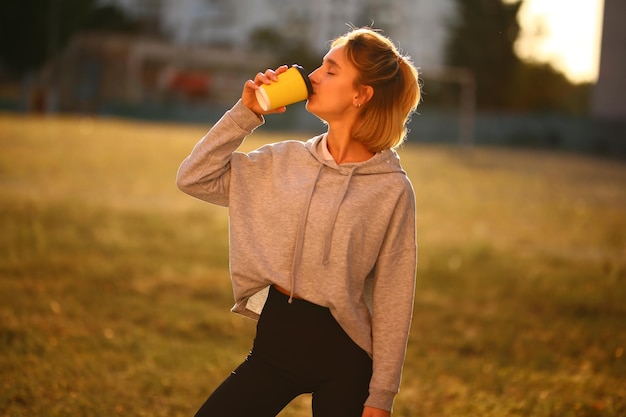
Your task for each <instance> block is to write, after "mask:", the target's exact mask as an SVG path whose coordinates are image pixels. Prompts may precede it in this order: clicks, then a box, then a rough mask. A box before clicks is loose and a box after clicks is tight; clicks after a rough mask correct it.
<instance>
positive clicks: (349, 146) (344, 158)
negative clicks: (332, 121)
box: [326, 126, 374, 165]
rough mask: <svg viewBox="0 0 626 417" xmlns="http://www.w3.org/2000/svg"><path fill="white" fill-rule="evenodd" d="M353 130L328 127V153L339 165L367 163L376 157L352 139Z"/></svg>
mask: <svg viewBox="0 0 626 417" xmlns="http://www.w3.org/2000/svg"><path fill="white" fill-rule="evenodd" d="M351 130H352V129H336V128H335V129H332V128H331V127H330V126H329V127H328V134H327V135H326V143H327V145H328V151H329V152H330V154H331V155H332V156H333V159H334V160H335V162H336V163H337V164H339V165H341V164H346V163H351V162H352V163H354V162H363V161H367V160H368V159H370V158H371V157H372V156H374V153H373V152H371V151H370V150H369V149H367V147H366V146H365V145H363V144H362V143H361V142H359V141H356V140H354V139H352V137H351V135H350V131H351Z"/></svg>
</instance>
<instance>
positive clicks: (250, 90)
mask: <svg viewBox="0 0 626 417" xmlns="http://www.w3.org/2000/svg"><path fill="white" fill-rule="evenodd" d="M288 69H289V67H288V66H287V65H282V66H280V67H278V68H276V69H275V70H272V69H268V70H267V71H265V72H259V73H258V74H257V75H256V76H255V77H254V80H248V81H246V83H245V84H244V86H243V93H242V94H241V101H242V102H243V104H244V106H246V107H247V108H249V109H250V110H252V111H253V112H255V113H256V114H259V115H262V114H271V113H283V112H284V111H285V110H287V108H286V107H279V108H277V109H275V110H270V111H264V110H263V109H262V108H261V106H260V105H259V102H258V101H257V99H256V95H255V93H256V90H258V89H259V86H261V85H263V84H270V83H272V82H274V81H276V80H277V79H278V75H279V74H282V73H283V72H285V71H287V70H288Z"/></svg>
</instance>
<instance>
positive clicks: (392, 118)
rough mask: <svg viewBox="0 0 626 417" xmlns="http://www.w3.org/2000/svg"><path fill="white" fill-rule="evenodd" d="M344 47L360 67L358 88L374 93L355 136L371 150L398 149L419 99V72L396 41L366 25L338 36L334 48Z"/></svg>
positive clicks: (354, 127) (349, 57)
mask: <svg viewBox="0 0 626 417" xmlns="http://www.w3.org/2000/svg"><path fill="white" fill-rule="evenodd" d="M336 46H344V47H345V53H346V56H347V58H348V60H349V61H350V62H351V63H352V65H354V67H355V68H356V69H357V73H358V75H357V79H356V80H355V83H356V87H359V86H364V85H365V86H370V87H372V89H373V90H374V93H373V95H372V97H371V99H370V100H368V101H367V102H366V103H364V104H363V106H362V107H361V109H360V110H361V111H360V112H359V116H358V118H357V122H356V123H355V124H354V126H353V128H352V137H353V138H354V139H355V140H358V141H359V142H361V143H363V144H364V145H365V146H367V148H368V149H369V150H370V151H372V152H379V151H382V150H384V149H390V148H395V147H397V146H399V145H400V144H402V142H404V140H405V138H406V135H407V127H406V125H407V123H408V121H409V118H410V116H411V113H413V112H414V111H415V109H416V108H417V105H418V104H419V102H420V86H419V78H418V71H417V69H416V68H415V66H414V65H413V63H412V62H411V59H410V58H409V57H408V56H404V55H402V54H401V53H400V52H399V51H398V49H397V48H396V46H395V45H394V44H393V42H392V41H391V40H390V39H389V38H387V37H386V36H383V35H382V34H380V33H378V32H376V31H375V30H373V29H371V28H368V27H364V28H358V29H353V30H351V31H350V32H348V33H346V34H345V35H343V36H340V37H338V38H337V39H335V40H334V41H333V42H332V44H331V48H334V47H336Z"/></svg>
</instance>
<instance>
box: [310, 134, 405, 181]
mask: <svg viewBox="0 0 626 417" xmlns="http://www.w3.org/2000/svg"><path fill="white" fill-rule="evenodd" d="M305 146H306V148H307V149H308V150H309V152H310V153H311V155H313V157H314V158H315V159H317V160H318V161H319V162H320V163H321V164H323V165H325V166H327V167H329V168H333V169H336V170H338V171H340V172H341V173H344V174H345V173H348V172H350V171H353V175H371V174H388V173H392V172H398V173H402V174H405V172H404V170H403V169H402V166H401V165H400V157H399V156H398V153H397V152H396V151H395V150H393V149H386V150H384V151H381V152H378V153H376V154H375V155H374V156H372V157H371V158H370V159H368V160H367V161H363V162H351V163H347V164H341V165H339V164H337V163H336V162H335V161H334V159H333V158H332V156H330V153H329V152H328V148H327V143H326V134H323V135H319V136H316V137H314V138H311V139H309V140H308V141H307V142H306V143H305ZM324 151H325V152H324Z"/></svg>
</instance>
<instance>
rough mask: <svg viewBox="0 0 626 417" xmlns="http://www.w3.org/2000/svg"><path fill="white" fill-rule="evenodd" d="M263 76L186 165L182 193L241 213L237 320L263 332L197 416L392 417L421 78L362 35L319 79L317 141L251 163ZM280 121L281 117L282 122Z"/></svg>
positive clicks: (234, 240)
mask: <svg viewBox="0 0 626 417" xmlns="http://www.w3.org/2000/svg"><path fill="white" fill-rule="evenodd" d="M286 70H287V67H286V66H283V67H280V68H278V69H277V70H275V71H274V70H267V71H265V73H259V74H257V75H256V77H255V79H254V80H249V81H247V82H246V83H245V85H244V88H243V94H242V98H241V100H240V101H239V102H238V103H237V104H236V105H235V106H234V107H233V108H232V109H230V110H229V111H228V112H226V114H225V115H224V116H223V117H222V118H221V119H220V121H219V122H218V123H217V124H215V126H214V127H213V128H212V129H211V130H210V131H209V132H208V134H207V135H206V136H205V137H204V138H202V140H201V141H200V142H199V143H198V144H197V145H196V146H195V148H194V149H193V151H192V153H191V155H189V156H188V157H187V158H186V159H185V160H184V161H183V163H182V165H181V167H180V169H179V172H178V179H177V184H178V186H179V188H180V189H181V190H183V191H184V192H186V193H188V194H190V195H192V196H195V197H197V198H200V199H202V200H205V201H208V202H211V203H214V204H219V205H223V206H228V207H229V214H230V268H231V278H232V285H233V292H234V297H235V301H236V303H235V305H234V307H233V309H232V311H234V312H237V313H241V314H243V315H246V316H248V317H251V318H254V319H258V323H257V334H256V337H255V339H254V343H253V347H252V350H251V351H250V353H249V355H248V357H247V358H246V360H245V361H244V362H243V363H242V364H241V365H240V366H239V367H238V368H237V369H236V370H235V371H234V372H233V373H232V374H231V375H230V376H229V377H228V378H227V379H226V380H225V381H224V382H223V383H222V384H221V385H220V386H219V387H218V388H217V389H216V390H215V391H214V392H213V393H212V394H211V396H210V397H209V398H208V400H207V401H206V403H205V404H204V405H203V406H202V407H201V409H200V410H199V411H198V413H197V416H212V417H239V416H241V417H243V416H246V417H249V416H255V417H263V416H275V415H276V414H278V413H279V412H280V410H281V409H282V408H283V407H284V406H285V405H286V404H288V403H289V402H290V401H291V400H292V399H293V398H295V397H296V396H298V395H300V394H303V393H312V407H313V413H314V416H316V417H334V416H337V417H361V416H362V417H383V416H385V417H387V416H390V415H391V409H392V405H393V400H394V398H395V395H396V394H397V392H398V388H399V385H400V379H401V371H402V365H403V362H404V356H405V351H406V344H407V339H408V334H409V327H410V322H411V315H412V310H413V293H414V284H415V273H416V238H415V197H414V194H413V188H412V185H411V183H410V181H409V179H408V177H407V175H406V173H405V172H404V171H403V170H402V168H401V166H400V162H399V158H398V155H397V153H396V152H395V151H394V150H393V149H392V148H394V147H396V146H398V145H399V144H400V143H401V142H402V141H403V140H404V137H405V134H406V127H405V126H406V122H407V120H408V117H409V116H410V114H411V113H412V112H413V111H414V110H415V108H416V107H417V104H418V102H419V99H420V88H419V85H418V74H417V70H416V69H415V67H414V66H413V65H412V64H411V62H410V61H409V59H408V58H407V57H403V56H402V55H400V54H399V53H398V51H397V49H396V48H395V47H394V45H393V43H392V42H391V41H390V40H389V39H388V38H386V37H384V36H382V35H380V34H379V33H377V32H375V31H373V30H371V29H369V28H362V29H355V30H352V31H350V32H349V33H347V34H345V35H344V36H341V37H339V38H338V39H336V40H335V41H334V42H333V43H332V46H331V49H330V51H329V52H328V54H327V55H326V56H325V57H324V60H323V63H322V65H321V66H320V67H319V68H318V69H316V70H315V71H314V72H313V73H311V74H310V76H309V78H310V80H311V83H312V85H313V94H312V95H311V96H310V98H309V99H308V102H307V104H306V108H307V110H308V111H309V112H311V113H312V114H314V115H316V116H317V117H319V118H320V119H321V120H323V121H324V122H325V123H326V125H327V132H326V133H325V134H322V135H320V136H317V137H314V138H312V139H310V140H309V141H307V142H300V141H285V142H279V143H274V144H271V145H266V146H263V147H261V148H259V149H257V150H256V151H253V152H250V153H248V154H244V153H241V152H236V149H237V148H238V147H239V146H240V145H241V143H242V142H243V140H244V138H245V137H246V136H247V135H249V134H250V133H251V132H252V131H253V130H254V129H255V128H256V127H258V126H259V125H261V124H262V123H263V115H264V114H268V112H264V111H263V110H262V109H261V108H260V106H259V104H258V103H257V101H256V98H255V91H256V90H257V89H258V88H259V86H260V85H263V84H269V83H271V82H273V81H276V79H277V75H278V74H280V73H282V72H284V71H286ZM285 110H286V109H285V108H284V107H283V108H280V109H277V110H275V111H273V112H284V111H285Z"/></svg>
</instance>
